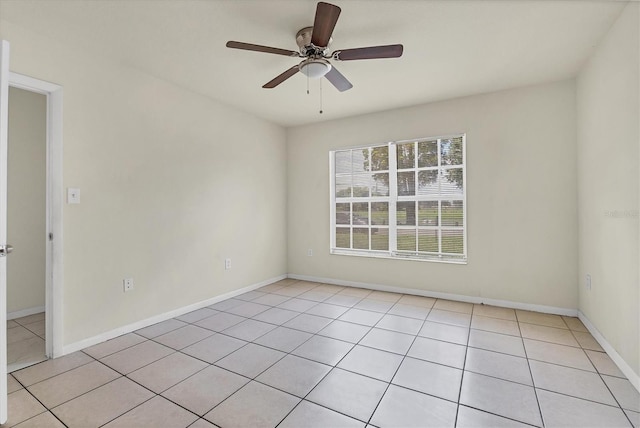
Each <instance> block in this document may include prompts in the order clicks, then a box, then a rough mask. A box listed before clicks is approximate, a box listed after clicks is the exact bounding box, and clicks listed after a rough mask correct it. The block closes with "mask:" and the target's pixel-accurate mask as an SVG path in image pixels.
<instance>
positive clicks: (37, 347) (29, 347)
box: [7, 312, 47, 373]
mask: <svg viewBox="0 0 640 428" xmlns="http://www.w3.org/2000/svg"><path fill="white" fill-rule="evenodd" d="M44 323H45V321H44V312H41V313H39V314H34V315H29V316H26V317H22V318H15V319H13V320H9V321H7V371H8V372H9V373H11V372H13V371H16V370H19V369H22V368H24V367H28V366H31V365H33V364H36V363H39V362H41V361H44V360H46V359H47V357H46V356H45V341H44V338H45V328H44Z"/></svg>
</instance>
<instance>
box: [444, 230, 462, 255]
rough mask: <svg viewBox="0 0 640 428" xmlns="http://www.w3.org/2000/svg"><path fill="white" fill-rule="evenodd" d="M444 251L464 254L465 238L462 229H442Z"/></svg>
mask: <svg viewBox="0 0 640 428" xmlns="http://www.w3.org/2000/svg"><path fill="white" fill-rule="evenodd" d="M442 252H443V253H456V254H462V253H463V252H464V240H463V231H462V230H443V231H442Z"/></svg>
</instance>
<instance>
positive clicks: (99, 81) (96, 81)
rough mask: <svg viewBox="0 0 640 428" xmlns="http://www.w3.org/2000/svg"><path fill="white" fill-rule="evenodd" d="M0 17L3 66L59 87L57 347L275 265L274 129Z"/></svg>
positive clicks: (279, 172)
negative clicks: (67, 199) (126, 282)
mask: <svg viewBox="0 0 640 428" xmlns="http://www.w3.org/2000/svg"><path fill="white" fill-rule="evenodd" d="M1 24H2V25H1V27H0V28H1V30H0V36H1V37H2V38H4V39H7V40H9V42H10V43H11V69H12V70H13V71H15V72H19V73H22V74H26V75H29V76H33V77H36V78H39V79H43V80H47V81H51V82H55V83H57V84H59V85H62V86H63V87H64V124H63V126H64V130H63V132H64V135H63V138H64V187H65V189H66V188H68V187H78V188H80V189H81V192H82V203H81V204H80V205H66V204H65V206H64V290H63V299H64V314H63V316H64V320H63V323H64V338H63V341H64V343H65V344H70V343H74V342H77V341H79V340H82V339H86V338H89V337H92V336H95V335H97V334H100V333H102V332H106V331H110V330H112V329H115V328H118V327H122V326H124V325H127V324H129V323H133V322H136V321H139V320H142V319H145V318H148V317H151V316H154V315H158V314H162V313H164V312H167V311H169V310H172V309H177V308H180V307H183V306H186V305H189V304H192V303H197V302H199V301H202V300H205V299H208V298H211V297H214V296H216V295H220V294H222V293H225V292H228V291H232V290H235V289H238V288H241V287H244V286H248V285H251V284H254V283H257V282H260V281H264V280H266V279H269V278H273V277H276V276H278V275H283V274H285V273H286V272H287V270H286V262H287V261H286V227H285V224H286V223H285V219H286V208H285V207H286V193H285V192H286V165H285V161H286V146H285V133H284V130H283V129H282V128H281V127H279V126H276V125H273V124H270V123H268V122H266V121H264V120H262V119H258V118H256V117H253V116H251V115H249V114H245V113H243V112H240V111H238V110H235V109H232V108H229V107H226V106H224V105H222V104H220V103H218V102H215V101H213V100H211V99H208V98H206V97H202V96H200V95H197V94H195V93H192V92H189V91H186V90H183V89H181V88H179V87H176V86H174V85H171V84H169V83H167V82H165V81H162V80H159V79H156V78H154V77H152V76H150V75H147V74H144V73H141V72H138V71H136V70H134V69H132V68H129V67H127V66H125V65H122V64H115V63H112V62H109V61H107V60H106V59H105V58H103V57H101V56H100V52H92V51H82V52H80V51H74V50H70V49H68V48H67V47H66V46H64V45H61V44H58V43H56V42H55V41H54V40H52V39H49V38H45V37H41V36H39V35H37V34H34V33H31V32H29V31H26V30H24V29H22V28H20V27H18V26H15V25H13V24H10V23H8V22H6V21H3V22H1ZM226 257H230V258H232V265H233V266H232V269H231V270H227V271H225V270H224V259H225V258H226ZM126 277H132V278H133V279H134V282H135V289H134V290H133V291H130V292H128V293H124V292H123V287H122V280H123V278H126Z"/></svg>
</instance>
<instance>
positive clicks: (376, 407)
mask: <svg viewBox="0 0 640 428" xmlns="http://www.w3.org/2000/svg"><path fill="white" fill-rule="evenodd" d="M437 301H438V300H437V299H435V300H434V302H433V305H431V307H430V308H429V312H427V313H426V315H425V317H424V320H422V324H421V325H420V329H418V332H417V333H416V334H415V336H414V337H413V340H412V341H411V344H410V345H409V347H408V348H407V351H406V352H405V353H404V355H403V356H402V360H401V361H400V364H398V367H397V368H396V370H395V372H394V373H393V376H391V379H389V382H388V383H387V387H386V388H385V390H384V392H383V393H382V395H381V396H380V399H379V400H378V403H377V404H376V406H375V407H374V409H373V412H371V415H370V416H369V420H367V422H366V423H367V425H368V424H370V423H371V419H373V416H374V415H375V414H376V411H377V410H378V407H379V406H380V403H382V400H383V399H384V397H385V395H387V391H389V388H390V387H391V385H392V382H393V379H394V378H395V377H396V375H397V374H398V371H399V370H400V367H402V364H403V363H404V360H405V359H406V358H407V355H408V354H409V352H410V351H411V348H412V347H413V344H414V343H415V342H416V340H417V338H418V337H419V336H418V334H419V333H420V330H422V327H424V324H425V323H426V322H427V318H428V317H429V314H430V313H431V311H432V310H433V307H434V306H435V304H436V302H437ZM378 322H379V321H378ZM393 385H395V384H393Z"/></svg>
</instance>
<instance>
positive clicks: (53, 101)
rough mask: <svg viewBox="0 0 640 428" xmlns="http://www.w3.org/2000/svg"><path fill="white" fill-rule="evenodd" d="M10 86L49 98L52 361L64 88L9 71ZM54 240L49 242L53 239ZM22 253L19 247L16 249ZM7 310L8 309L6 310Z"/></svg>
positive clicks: (58, 342) (58, 345) (57, 327)
mask: <svg viewBox="0 0 640 428" xmlns="http://www.w3.org/2000/svg"><path fill="white" fill-rule="evenodd" d="M9 86H10V87H13V88H18V89H24V90H27V91H30V92H35V93H38V94H42V95H44V96H46V98H47V137H46V146H47V166H46V169H47V172H46V175H47V192H46V193H47V196H46V199H47V200H46V232H47V235H46V236H45V237H44V238H45V240H46V279H45V290H46V291H45V316H46V323H45V325H46V334H45V343H46V345H45V350H46V355H47V357H49V358H56V357H60V356H62V355H63V353H62V347H63V344H64V341H63V337H62V331H63V330H62V326H63V324H62V322H63V317H62V316H63V312H62V304H63V300H62V298H63V294H62V281H63V278H64V276H63V264H62V255H63V254H62V250H63V246H62V238H63V236H62V209H63V203H64V188H63V176H62V86H60V85H56V84H54V83H50V82H47V81H44V80H39V79H35V78H33V77H29V76H26V75H24V74H19V73H14V72H9ZM51 236H52V237H53V239H50V237H51ZM17 250H18V251H19V250H20V249H19V248H18V249H17ZM5 311H6V308H5Z"/></svg>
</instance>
